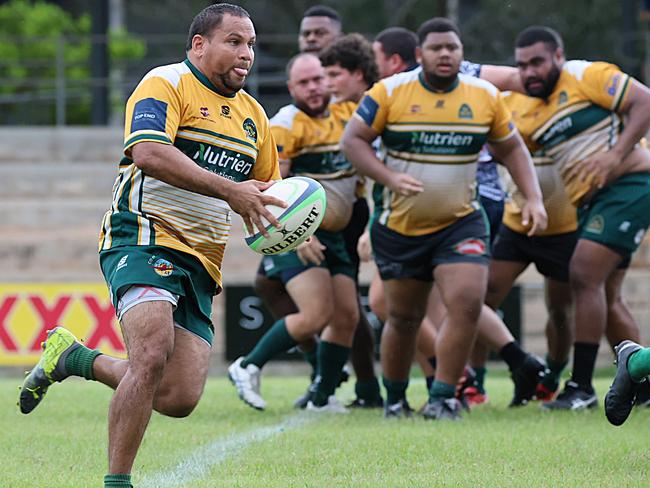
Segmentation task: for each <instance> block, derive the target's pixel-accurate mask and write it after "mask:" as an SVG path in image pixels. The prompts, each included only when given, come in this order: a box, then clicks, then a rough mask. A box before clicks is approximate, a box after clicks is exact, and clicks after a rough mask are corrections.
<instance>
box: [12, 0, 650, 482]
mask: <svg viewBox="0 0 650 488" xmlns="http://www.w3.org/2000/svg"><path fill="white" fill-rule="evenodd" d="M256 38H257V36H256V32H255V28H254V26H253V23H252V21H251V19H250V16H249V14H248V13H247V12H246V11H245V10H244V9H242V8H241V7H239V6H236V5H231V4H227V3H219V4H214V5H211V6H209V7H206V8H205V9H203V10H202V11H201V12H200V13H199V14H198V15H197V16H196V17H195V18H194V19H193V21H192V24H191V26H190V29H189V36H188V42H187V46H186V53H187V59H185V60H184V61H183V62H180V63H176V64H171V65H167V66H160V67H157V68H155V69H153V70H152V71H150V72H149V73H148V74H147V75H146V76H145V77H144V78H143V79H142V81H141V82H140V83H139V84H138V86H137V87H136V89H135V90H134V92H133V94H132V95H131V96H130V98H129V100H128V102H127V105H126V123H125V131H124V136H125V137H124V155H123V157H122V159H121V161H120V164H119V172H118V176H117V178H116V181H115V185H114V188H113V195H112V197H113V198H112V203H111V206H110V209H109V210H108V211H107V213H106V214H105V216H104V219H103V221H102V229H101V235H100V242H99V259H100V265H101V270H102V273H103V275H104V277H105V279H106V282H107V284H108V288H109V292H110V296H111V300H112V302H113V305H114V307H115V309H116V312H117V316H118V319H119V321H120V325H121V328H122V334H123V336H124V340H125V344H126V348H127V354H128V357H127V358H126V359H122V358H114V357H110V356H108V355H106V354H103V353H101V352H100V351H97V350H91V349H89V348H87V347H86V346H84V345H83V344H82V343H81V342H80V341H79V340H77V338H76V337H74V335H73V334H72V333H71V332H70V331H68V330H67V329H66V328H64V327H56V328H55V329H53V330H52V331H49V332H48V335H47V339H46V341H45V342H44V344H43V349H44V350H43V353H42V355H41V358H40V359H39V362H38V363H37V365H36V366H35V367H34V368H33V369H32V371H31V372H30V373H29V374H28V375H27V377H26V378H25V380H24V382H23V385H22V387H21V391H20V396H19V406H20V410H21V412H23V413H25V414H28V413H30V412H32V411H33V410H34V409H35V408H36V407H37V406H38V405H39V404H40V403H41V402H42V400H43V398H44V396H45V395H46V393H47V391H48V389H49V387H50V386H51V385H52V384H53V383H55V382H61V381H64V380H65V379H66V378H68V377H70V376H78V377H83V378H86V379H88V380H93V381H99V382H101V383H103V384H105V385H106V386H108V387H110V388H112V389H114V390H115V393H114V395H113V396H112V399H111V403H110V409H109V415H108V445H109V449H108V474H107V475H106V476H105V478H104V486H105V487H131V486H132V483H131V470H132V467H133V463H134V460H135V457H136V454H137V452H138V449H139V446H140V444H141V442H142V439H143V436H144V433H145V431H146V428H147V426H148V423H149V419H150V418H151V414H152V411H153V410H156V411H157V412H159V413H161V414H163V415H167V416H172V417H185V416H188V415H189V414H190V413H191V412H192V411H193V410H194V408H195V407H196V405H197V404H198V402H199V400H200V398H201V396H202V394H203V389H204V386H205V382H206V379H207V374H208V365H209V362H210V354H211V347H210V346H211V344H212V340H213V337H214V328H213V325H212V318H211V308H212V307H211V305H212V300H213V296H214V295H216V294H218V293H219V292H220V291H221V289H222V277H221V262H222V259H223V253H224V251H225V246H226V241H227V238H228V234H229V228H230V223H231V215H230V212H231V211H234V212H236V213H238V214H239V215H241V216H242V218H243V220H244V223H245V225H246V227H247V228H248V230H249V232H254V229H255V228H257V229H259V230H260V231H261V232H262V233H263V234H264V235H267V236H268V232H267V231H266V230H265V226H264V225H263V222H264V220H266V221H268V222H270V223H271V225H273V226H275V227H277V228H280V227H281V226H280V223H279V222H278V221H277V219H276V218H275V217H273V215H272V214H271V213H270V212H269V210H268V208H267V206H268V205H279V206H286V203H285V202H283V201H281V200H279V199H277V198H274V197H272V196H269V195H266V194H264V193H263V192H264V190H265V189H267V188H269V187H270V186H271V185H272V184H273V181H274V180H277V179H278V178H280V176H281V174H282V175H285V176H286V175H307V176H311V177H313V178H316V179H318V180H319V181H320V182H321V183H322V185H323V186H324V187H325V190H326V192H327V200H328V206H327V209H326V214H325V217H324V219H323V223H322V225H321V227H320V228H319V229H318V230H317V232H316V233H315V235H314V236H313V237H312V239H311V240H310V241H309V242H307V243H305V244H303V245H302V246H301V247H299V248H298V249H297V251H295V252H290V253H286V254H282V255H277V256H272V257H268V258H265V259H264V260H263V262H262V265H261V267H260V270H259V273H258V276H257V278H256V288H257V289H258V291H259V292H260V294H261V295H262V296H263V298H264V299H265V301H266V303H267V305H268V306H269V308H270V310H271V311H272V312H273V314H274V315H275V317H276V319H277V321H276V323H275V324H274V325H273V326H272V327H271V329H270V330H269V331H268V332H267V333H266V334H265V336H264V337H263V338H262V339H261V340H260V342H259V343H258V344H257V346H256V347H255V348H254V349H253V351H251V352H250V353H249V354H248V355H247V356H246V357H243V358H240V359H238V360H237V361H236V362H235V363H234V364H232V365H231V366H230V368H229V376H230V379H231V380H232V382H233V383H234V384H235V386H236V387H237V390H238V393H239V395H240V397H241V398H242V399H243V400H244V401H245V402H246V403H248V404H249V405H251V406H253V407H255V408H257V409H264V408H265V405H266V404H265V401H264V399H263V398H262V396H261V390H260V369H261V367H262V366H264V364H265V363H266V362H267V361H268V360H270V359H271V358H273V357H274V356H275V355H277V354H278V353H280V352H283V351H286V350H287V349H290V348H292V347H298V348H300V350H301V351H302V352H303V353H304V355H305V358H306V359H307V360H308V361H309V362H310V363H311V364H312V366H313V368H314V373H313V381H312V384H311V385H310V388H309V389H308V391H307V393H306V394H305V396H304V397H303V398H301V399H299V401H298V402H297V405H298V406H301V407H304V408H307V409H309V410H312V411H317V412H345V411H347V409H346V407H344V406H343V405H341V404H340V403H339V402H338V401H337V400H336V397H335V395H334V393H335V391H336V388H337V387H338V385H339V384H340V382H341V381H342V379H343V373H344V371H343V369H344V366H345V363H346V362H347V361H348V358H349V357H350V358H351V362H352V366H353V367H354V370H355V373H356V378H357V383H356V386H355V392H356V395H357V398H356V399H355V401H354V402H353V404H352V406H354V407H380V406H383V408H384V414H385V416H387V417H405V416H410V415H412V409H411V407H410V406H409V403H408V401H407V398H406V391H407V387H408V380H409V372H410V368H411V364H412V363H413V361H414V358H416V357H417V358H418V360H419V362H420V365H421V367H422V368H423V370H424V371H425V375H426V376H427V380H428V392H429V398H428V401H427V403H426V404H425V405H424V406H423V408H422V409H421V414H422V415H423V416H424V417H425V418H428V419H457V418H459V417H460V415H461V410H462V406H461V402H462V401H464V400H466V401H467V402H468V403H475V404H476V403H481V402H482V401H485V400H486V396H485V391H484V389H483V379H484V374H485V367H484V365H485V351H486V349H494V350H496V351H497V352H498V353H499V355H500V357H501V358H502V359H503V360H504V361H505V362H506V363H507V364H508V366H509V368H510V370H511V373H512V378H513V382H514V390H515V391H514V396H513V399H512V402H511V405H512V406H518V405H523V404H525V403H527V402H529V401H530V400H531V399H534V398H538V399H543V400H546V401H545V402H544V403H543V407H544V408H546V409H548V410H558V409H564V410H582V409H586V408H593V407H594V406H596V403H597V399H596V394H595V391H594V389H593V387H592V376H593V370H594V364H595V360H596V354H597V351H598V345H599V342H600V339H601V336H602V335H603V334H606V336H607V339H608V340H609V342H610V344H612V345H616V354H617V358H618V371H617V375H616V378H615V379H614V382H613V384H612V387H611V388H610V391H609V392H608V394H607V396H606V399H605V410H606V413H607V417H608V419H609V420H610V422H612V423H613V424H616V425H620V424H621V423H622V422H624V421H625V419H626V418H627V416H628V415H629V413H630V410H631V408H632V405H633V404H634V402H635V400H637V399H641V400H642V401H643V398H647V394H645V395H646V396H645V397H644V396H643V395H644V391H643V388H644V379H645V377H646V375H648V374H649V373H650V352H649V351H648V350H647V349H643V348H641V347H640V346H639V345H638V344H637V343H638V342H639V330H638V327H637V325H636V324H635V323H634V321H633V319H632V318H631V315H630V314H629V311H628V310H627V309H626V307H625V304H624V303H623V301H622V300H621V283H622V281H623V277H624V274H625V268H626V266H627V265H628V263H629V259H630V256H631V255H632V253H633V252H634V251H635V250H636V248H637V247H638V246H639V244H640V243H641V241H642V240H643V236H644V233H645V231H646V229H647V227H648V224H649V223H650V212H647V208H648V207H649V205H650V153H649V152H648V151H647V150H646V149H645V148H644V147H642V137H643V136H644V135H645V134H646V132H647V131H648V129H649V128H650V92H649V91H648V89H647V88H646V87H645V86H643V85H642V84H640V83H639V82H637V81H636V80H634V79H632V78H631V77H629V76H628V75H626V74H625V73H623V72H621V71H620V70H619V69H618V68H616V67H615V66H613V65H610V64H607V63H601V62H593V63H590V62H586V61H566V60H565V59H564V51H563V46H562V40H561V38H560V36H559V35H558V34H557V33H556V32H555V31H553V30H551V29H549V28H545V27H530V28H527V29H525V30H524V31H522V32H521V33H520V34H519V36H518V37H517V40H516V43H515V58H516V61H517V68H508V67H497V66H487V65H485V66H480V65H476V64H472V63H469V62H467V61H464V60H463V47H462V42H461V40H460V33H459V31H458V28H457V27H456V26H455V25H454V24H453V23H452V22H450V21H449V20H448V19H443V18H434V19H431V20H429V21H427V22H425V23H423V24H422V25H421V26H420V28H419V29H418V32H417V34H414V33H412V32H409V31H408V30H406V29H401V28H390V29H387V30H385V31H383V32H382V33H380V34H379V35H378V36H377V38H376V39H375V41H374V42H373V43H372V44H370V43H368V42H367V41H366V40H365V39H364V38H363V37H362V36H360V35H358V34H349V35H342V33H341V20H340V18H339V16H338V15H337V13H336V12H334V11H332V10H331V9H328V8H326V7H320V6H319V7H313V8H311V9H309V10H308V11H307V12H306V13H305V16H304V18H303V20H302V23H301V27H300V38H299V42H300V51H301V53H300V54H298V55H297V56H295V57H294V58H292V59H291V61H290V62H289V64H288V66H287V78H288V87H289V91H290V93H291V96H292V98H293V101H294V103H293V104H292V105H289V106H287V107H284V108H282V109H281V110H280V111H279V112H278V113H277V114H276V115H275V116H274V117H273V118H272V120H271V121H270V122H269V120H268V118H267V117H266V115H265V113H264V110H263V109H262V107H261V106H260V105H259V104H258V103H257V102H256V101H255V100H254V99H253V98H252V97H251V96H250V95H248V94H247V93H245V92H244V91H243V90H242V88H243V87H244V84H245V82H246V77H247V75H248V73H249V71H250V69H251V66H252V63H253V60H254V45H255V42H256ZM379 77H381V78H382V79H381V80H378V78H379ZM500 90H503V91H510V92H512V93H510V94H508V95H505V94H502V93H501V91H500ZM623 122H624V123H623ZM278 154H279V159H278ZM531 154H532V156H531ZM479 161H480V163H479ZM494 161H498V162H499V164H500V165H502V166H503V167H504V168H505V170H507V172H506V171H505V170H500V171H502V172H503V176H504V178H505V179H506V181H507V184H506V189H507V192H508V195H509V197H508V200H507V202H506V204H505V208H504V209H503V219H501V216H500V213H501V211H502V209H501V208H500V207H501V204H502V202H501V200H502V199H503V192H502V190H501V189H500V186H499V184H498V180H499V178H498V177H497V175H496V174H495V164H494ZM477 168H478V174H479V177H482V178H483V179H482V181H480V182H479V195H480V197H481V198H480V200H481V203H480V204H479V202H478V201H477V200H476V197H475V195H476V188H475V186H476V175H477ZM363 176H367V177H369V178H370V179H372V180H373V181H374V188H373V200H374V208H373V215H372V218H370V216H369V206H368V204H367V201H366V199H365V182H364V180H363V179H362V177H363ZM488 218H489V224H488ZM368 220H370V225H369V229H368V231H367V232H368V233H369V237H368V235H366V236H364V232H365V231H366V225H367V223H368ZM501 220H502V224H501V225H499V222H501ZM491 235H493V236H495V239H494V242H492V240H491V238H490V236H491ZM370 243H371V246H370ZM369 247H371V248H372V255H373V257H374V261H375V264H376V268H377V273H378V278H377V279H375V280H374V281H373V284H372V287H371V303H372V307H373V310H374V311H375V313H377V315H378V316H380V317H382V318H383V319H384V320H385V325H384V330H383V333H382V337H381V344H380V352H381V369H382V382H383V385H384V387H385V396H384V395H382V393H381V390H380V387H379V381H378V380H377V377H376V375H375V371H374V364H373V351H374V345H373V336H372V332H371V330H370V327H369V325H368V323H367V320H366V318H365V316H364V314H363V313H362V311H361V307H360V305H359V298H358V292H357V275H358V266H359V259H360V257H359V254H361V255H365V256H367V255H368V254H369V250H368V248H369ZM490 249H491V252H492V258H490ZM530 263H534V264H535V265H536V266H537V268H538V270H539V271H540V272H541V273H542V274H543V275H544V276H545V278H546V286H547V292H548V293H547V297H548V300H547V305H548V311H549V319H548V324H547V337H548V343H549V349H548V355H547V361H546V365H545V364H544V363H542V362H541V361H540V360H539V359H537V358H535V357H534V356H532V355H530V354H528V353H526V352H525V351H523V350H522V348H521V347H520V346H519V345H518V344H517V342H516V341H514V339H513V337H512V335H511V334H510V333H509V332H508V329H507V328H506V327H505V325H504V324H503V322H502V321H501V319H500V318H499V316H498V315H497V314H496V313H495V312H494V310H495V309H496V308H497V307H498V306H499V305H500V303H501V301H502V300H503V298H504V296H505V295H506V293H507V291H508V290H509V288H510V287H511V286H512V283H513V282H514V281H515V279H516V278H517V276H518V275H519V274H520V273H521V272H522V271H523V270H524V269H525V268H526V266H527V265H528V264H530ZM434 282H435V286H434V285H433V283H434ZM571 308H573V309H574V313H573V317H572V315H571V313H570V312H569V310H570V309H571ZM572 341H573V369H572V372H571V379H570V380H569V381H568V382H567V383H566V384H565V386H564V388H563V389H562V391H561V392H559V394H557V395H556V393H557V391H558V390H559V387H560V385H559V378H560V375H561V372H562V370H563V368H564V367H565V365H566V363H567V357H568V354H569V352H570V349H571V342H572ZM416 351H417V352H416ZM468 364H469V365H470V366H473V369H474V371H475V372H476V374H475V375H473V376H472V375H470V374H469V371H470V368H468ZM470 376H471V377H470ZM645 383H647V382H645Z"/></svg>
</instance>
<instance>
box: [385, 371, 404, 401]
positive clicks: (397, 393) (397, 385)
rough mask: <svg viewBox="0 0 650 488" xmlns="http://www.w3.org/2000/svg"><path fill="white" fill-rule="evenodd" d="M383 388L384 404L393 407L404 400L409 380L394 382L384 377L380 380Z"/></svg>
mask: <svg viewBox="0 0 650 488" xmlns="http://www.w3.org/2000/svg"><path fill="white" fill-rule="evenodd" d="M382 382H383V383H384V388H386V404H387V405H394V404H395V403H397V402H399V401H400V400H406V389H407V388H408V386H409V380H408V379H407V380H405V381H399V380H397V381H395V380H389V379H388V378H386V377H385V376H384V377H383V378H382Z"/></svg>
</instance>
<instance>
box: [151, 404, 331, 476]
mask: <svg viewBox="0 0 650 488" xmlns="http://www.w3.org/2000/svg"><path fill="white" fill-rule="evenodd" d="M317 417H319V416H317V415H304V414H297V415H292V416H290V417H287V418H285V419H284V420H283V421H282V422H280V423H279V424H275V425H269V426H267V427H259V428H257V429H255V430H252V431H249V432H241V433H238V434H233V435H231V436H228V437H225V438H223V439H217V440H215V441H214V442H212V443H210V444H207V445H205V446H203V447H201V448H199V449H197V450H196V451H194V452H193V453H192V454H190V455H189V456H188V458H187V459H185V460H184V461H182V462H181V463H179V464H177V465H176V466H175V467H174V468H172V469H170V470H168V471H163V472H162V473H157V474H154V475H152V476H148V477H147V478H145V479H144V480H142V482H141V483H139V484H138V485H139V486H142V487H143V488H164V487H178V486H185V485H187V484H188V483H190V482H191V481H193V480H197V479H200V478H203V477H205V476H206V475H207V474H208V473H209V472H210V470H211V469H212V468H213V467H214V466H216V465H217V464H219V463H222V462H224V461H226V460H227V459H228V458H230V457H232V456H234V455H236V454H238V453H239V452H240V451H242V450H244V449H246V448H247V447H249V446H250V445H251V444H254V443H256V442H263V441H265V440H267V439H269V438H271V437H273V436H275V435H278V434H281V433H283V432H285V431H287V430H292V429H295V428H297V427H301V426H302V425H304V424H306V423H308V422H310V421H313V420H315V418H317Z"/></svg>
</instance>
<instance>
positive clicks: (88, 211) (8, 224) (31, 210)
mask: <svg viewBox="0 0 650 488" xmlns="http://www.w3.org/2000/svg"><path fill="white" fill-rule="evenodd" d="M110 202H111V195H110V191H109V192H108V193H107V194H106V195H103V196H101V197H97V198H89V197H78V196H76V197H61V196H47V195H43V196H41V197H40V198H39V197H36V196H34V197H31V198H28V199H25V198H0V232H1V233H3V238H4V232H3V229H4V228H7V229H9V228H16V229H22V230H24V231H27V230H30V229H39V228H40V229H59V230H60V231H61V232H62V233H65V232H67V231H68V229H69V228H73V229H74V228H75V227H80V226H88V227H92V226H93V225H94V226H95V229H97V231H99V226H100V225H101V220H102V217H103V216H104V213H105V212H106V211H107V210H108V209H109V208H110Z"/></svg>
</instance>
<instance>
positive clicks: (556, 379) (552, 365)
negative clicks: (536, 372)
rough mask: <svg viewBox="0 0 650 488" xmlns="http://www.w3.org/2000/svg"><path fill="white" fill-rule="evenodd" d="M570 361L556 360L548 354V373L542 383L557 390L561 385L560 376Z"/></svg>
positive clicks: (550, 388)
mask: <svg viewBox="0 0 650 488" xmlns="http://www.w3.org/2000/svg"><path fill="white" fill-rule="evenodd" d="M567 363H568V361H556V360H555V359H552V358H550V357H549V355H548V354H547V355H546V367H547V371H546V375H545V376H544V379H543V380H542V385H544V386H545V387H546V388H548V389H549V390H551V391H555V390H557V388H558V386H559V385H560V377H561V376H562V371H564V368H565V367H566V365H567Z"/></svg>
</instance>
